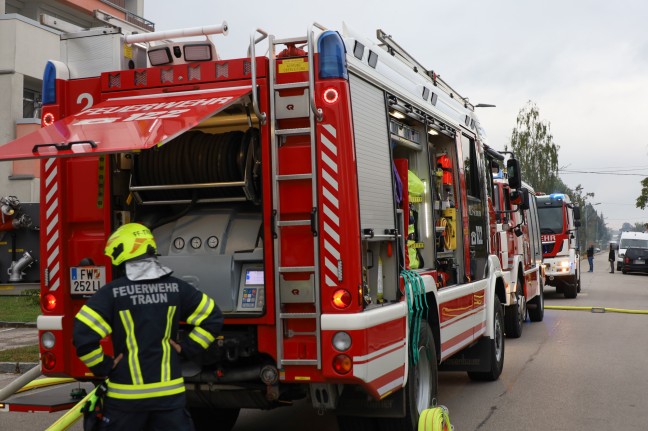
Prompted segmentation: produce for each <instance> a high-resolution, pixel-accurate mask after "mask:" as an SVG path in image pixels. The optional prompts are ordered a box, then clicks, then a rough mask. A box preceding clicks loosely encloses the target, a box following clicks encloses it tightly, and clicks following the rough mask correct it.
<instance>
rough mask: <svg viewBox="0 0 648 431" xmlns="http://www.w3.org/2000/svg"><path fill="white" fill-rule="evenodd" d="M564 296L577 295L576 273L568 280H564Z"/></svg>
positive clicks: (572, 296)
mask: <svg viewBox="0 0 648 431" xmlns="http://www.w3.org/2000/svg"><path fill="white" fill-rule="evenodd" d="M564 293H565V298H569V299H573V298H576V297H577V296H578V280H577V278H576V275H574V277H573V278H571V279H570V280H568V281H565V290H564Z"/></svg>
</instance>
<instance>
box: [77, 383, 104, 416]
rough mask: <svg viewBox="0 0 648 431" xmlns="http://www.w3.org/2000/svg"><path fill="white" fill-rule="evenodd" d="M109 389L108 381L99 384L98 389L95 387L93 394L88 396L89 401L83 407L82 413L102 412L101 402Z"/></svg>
mask: <svg viewBox="0 0 648 431" xmlns="http://www.w3.org/2000/svg"><path fill="white" fill-rule="evenodd" d="M107 390H108V387H107V386H106V382H103V383H101V384H100V385H99V386H97V389H95V391H94V392H93V393H92V395H90V398H88V401H86V402H85V404H84V405H83V407H82V408H81V413H101V402H102V401H103V398H104V396H105V395H106V391H107Z"/></svg>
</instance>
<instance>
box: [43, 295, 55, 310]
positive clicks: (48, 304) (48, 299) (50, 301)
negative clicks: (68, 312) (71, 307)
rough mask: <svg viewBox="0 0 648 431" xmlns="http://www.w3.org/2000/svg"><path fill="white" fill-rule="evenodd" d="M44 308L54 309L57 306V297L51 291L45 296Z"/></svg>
mask: <svg viewBox="0 0 648 431" xmlns="http://www.w3.org/2000/svg"><path fill="white" fill-rule="evenodd" d="M42 302H43V309H44V310H46V311H52V310H54V309H55V308H56V297H55V296H54V295H52V294H51V293H48V294H47V295H45V296H43V300H42Z"/></svg>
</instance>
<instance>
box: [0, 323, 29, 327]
mask: <svg viewBox="0 0 648 431" xmlns="http://www.w3.org/2000/svg"><path fill="white" fill-rule="evenodd" d="M0 328H36V322H0Z"/></svg>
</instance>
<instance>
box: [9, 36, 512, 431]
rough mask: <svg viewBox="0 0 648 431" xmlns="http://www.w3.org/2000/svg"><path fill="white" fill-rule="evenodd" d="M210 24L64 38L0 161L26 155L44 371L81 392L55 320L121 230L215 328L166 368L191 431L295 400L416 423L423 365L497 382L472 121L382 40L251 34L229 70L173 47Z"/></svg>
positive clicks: (75, 299)
mask: <svg viewBox="0 0 648 431" xmlns="http://www.w3.org/2000/svg"><path fill="white" fill-rule="evenodd" d="M225 32H226V25H222V26H213V27H208V28H200V29H188V30H183V31H177V32H173V31H171V32H160V33H148V34H133V35H127V34H122V33H121V32H120V30H119V29H114V28H106V29H101V30H100V31H94V33H93V32H92V31H89V32H82V33H79V34H68V35H65V36H64V37H63V40H62V44H63V47H64V49H62V61H51V62H49V63H48V65H47V67H46V70H45V76H44V94H43V117H42V123H43V126H44V127H43V128H42V129H40V130H39V131H37V132H34V133H32V134H30V135H27V136H24V137H22V138H20V139H17V140H15V141H13V142H10V143H8V144H6V145H4V146H2V147H0V158H1V159H3V160H9V159H33V158H38V159H41V187H42V188H41V200H42V203H41V207H42V213H41V220H40V225H41V235H42V241H41V243H42V245H41V256H42V258H41V278H42V290H41V295H42V309H43V313H42V315H41V316H40V317H39V318H38V329H39V335H40V339H41V346H40V348H41V358H42V368H43V372H44V373H45V374H47V375H50V376H72V377H75V378H77V379H80V380H92V379H93V376H92V375H91V374H90V373H89V371H88V369H87V368H86V367H85V366H84V365H83V363H82V362H81V361H80V360H79V359H78V358H77V357H76V356H75V355H74V353H73V352H74V349H73V347H72V342H71V338H72V337H71V331H72V322H73V318H74V315H75V314H76V312H77V311H78V310H79V308H80V307H81V306H82V305H83V304H84V302H85V301H86V299H87V298H88V296H89V295H92V293H93V292H94V291H95V290H96V289H98V288H99V287H100V286H101V285H102V284H103V283H105V282H107V281H109V280H111V279H112V278H113V277H114V276H115V275H116V274H117V271H118V269H117V268H113V267H112V266H111V265H110V261H109V260H108V259H107V258H106V257H105V256H103V247H104V244H105V242H106V238H107V237H108V236H109V234H110V233H111V232H112V231H113V230H114V229H115V228H116V227H117V226H119V225H121V224H123V223H126V222H129V221H137V222H140V223H144V224H146V225H147V226H149V227H150V228H151V229H152V231H153V233H154V235H155V237H156V240H157V245H158V253H159V254H160V257H159V259H160V260H161V261H162V263H164V264H165V265H168V266H170V267H171V268H173V269H174V271H175V274H176V275H177V276H180V277H182V278H184V279H185V280H187V281H188V282H190V283H192V284H194V285H195V286H196V287H197V288H199V289H200V290H202V291H203V292H205V293H207V294H208V295H210V296H211V297H212V298H214V299H215V300H216V302H217V303H218V305H219V306H220V308H221V309H222V310H223V312H224V314H225V325H224V328H223V331H222V334H221V337H220V338H219V339H218V340H217V341H216V343H214V345H213V346H212V347H211V348H210V350H209V351H208V352H207V354H205V355H204V356H203V357H201V358H198V359H197V360H195V361H193V362H187V363H185V364H184V365H185V370H184V376H185V383H186V389H187V399H188V407H189V410H190V411H191V413H192V415H193V417H194V422H195V424H196V427H197V429H198V430H206V429H211V424H218V426H219V429H229V428H231V427H232V426H233V425H234V422H235V421H236V418H237V416H238V414H239V410H240V409H241V408H259V409H270V408H274V407H278V406H285V405H290V404H291V403H292V402H293V401H294V400H297V399H301V398H309V399H310V402H311V403H312V405H313V407H314V408H317V409H319V410H320V411H330V412H333V413H335V414H336V415H337V416H338V422H339V425H340V429H342V430H355V429H357V427H358V426H362V429H366V430H371V429H378V427H380V429H403V430H415V429H416V428H417V422H418V416H419V413H420V412H421V411H422V410H423V409H425V408H427V407H429V406H431V405H433V404H434V403H435V402H436V397H437V369H438V368H441V369H446V370H463V371H467V372H468V374H469V376H470V377H471V378H473V379H478V380H495V379H497V378H498V377H499V375H500V373H501V371H502V367H503V363H504V320H503V310H502V306H501V304H502V303H508V299H507V293H506V283H505V280H504V275H503V272H502V269H501V266H500V261H499V259H498V256H497V254H496V253H495V252H494V250H493V249H492V244H491V241H490V238H491V237H490V235H491V232H494V229H492V226H493V223H494V222H495V221H494V220H493V219H492V217H491V214H489V208H492V205H491V204H490V203H489V197H488V196H489V193H488V192H487V185H489V184H490V183H491V182H492V176H491V172H490V169H489V168H488V167H487V165H486V163H485V156H484V145H483V143H484V142H483V141H484V139H483V136H482V134H481V132H480V130H481V129H480V125H479V122H478V120H477V118H476V116H475V114H474V108H473V106H472V105H471V104H470V103H469V102H468V99H465V98H463V97H461V96H460V95H459V94H458V93H457V92H456V91H455V90H454V89H452V88H451V87H449V86H448V84H447V83H446V82H444V81H442V80H441V79H440V78H439V77H438V76H437V75H436V74H435V73H434V72H432V71H428V70H426V69H425V68H423V67H422V66H421V65H420V64H419V63H417V62H416V61H415V60H414V59H413V58H412V57H411V56H409V55H408V54H407V52H405V51H404V50H403V49H402V48H401V47H399V46H398V44H396V43H395V42H394V41H393V40H392V39H391V38H390V37H389V36H387V35H386V34H384V33H383V32H381V31H379V32H378V39H379V40H380V42H381V45H377V44H376V43H374V42H373V41H371V40H369V39H367V38H365V37H363V36H361V35H358V34H355V33H354V32H353V31H351V30H348V29H344V32H343V33H342V34H340V33H338V32H336V31H331V30H328V29H325V28H322V27H321V26H319V25H314V26H312V27H311V28H309V30H308V32H307V34H306V35H305V36H300V37H291V38H284V39H279V38H275V37H274V36H272V35H268V34H267V33H266V32H264V31H261V30H258V31H256V32H255V33H254V34H253V35H252V36H251V39H250V45H249V47H247V48H248V55H247V56H244V57H241V58H231V59H222V58H219V56H218V55H217V52H216V49H215V46H214V45H213V44H212V42H211V40H209V39H206V40H201V41H184V42H183V41H180V42H173V41H169V39H173V38H174V37H177V36H187V35H194V34H207V33H213V34H216V33H225ZM265 44H267V48H268V52H269V54H268V55H267V56H257V54H256V53H257V52H259V51H266V46H265ZM108 48H110V49H108ZM243 48H246V47H243ZM260 48H262V49H260ZM510 163H511V166H512V167H515V164H516V163H517V161H515V160H512V161H510ZM512 170H513V171H515V172H517V171H518V170H517V169H512ZM509 181H515V178H509ZM150 300H152V301H153V300H155V298H150ZM105 347H106V349H108V351H109V352H110V349H111V347H110V342H109V340H108V339H107V340H106V343H105ZM112 353H115V354H118V353H121V352H112ZM378 417H380V420H378V419H376V418H378ZM385 427H386V428H385Z"/></svg>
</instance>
